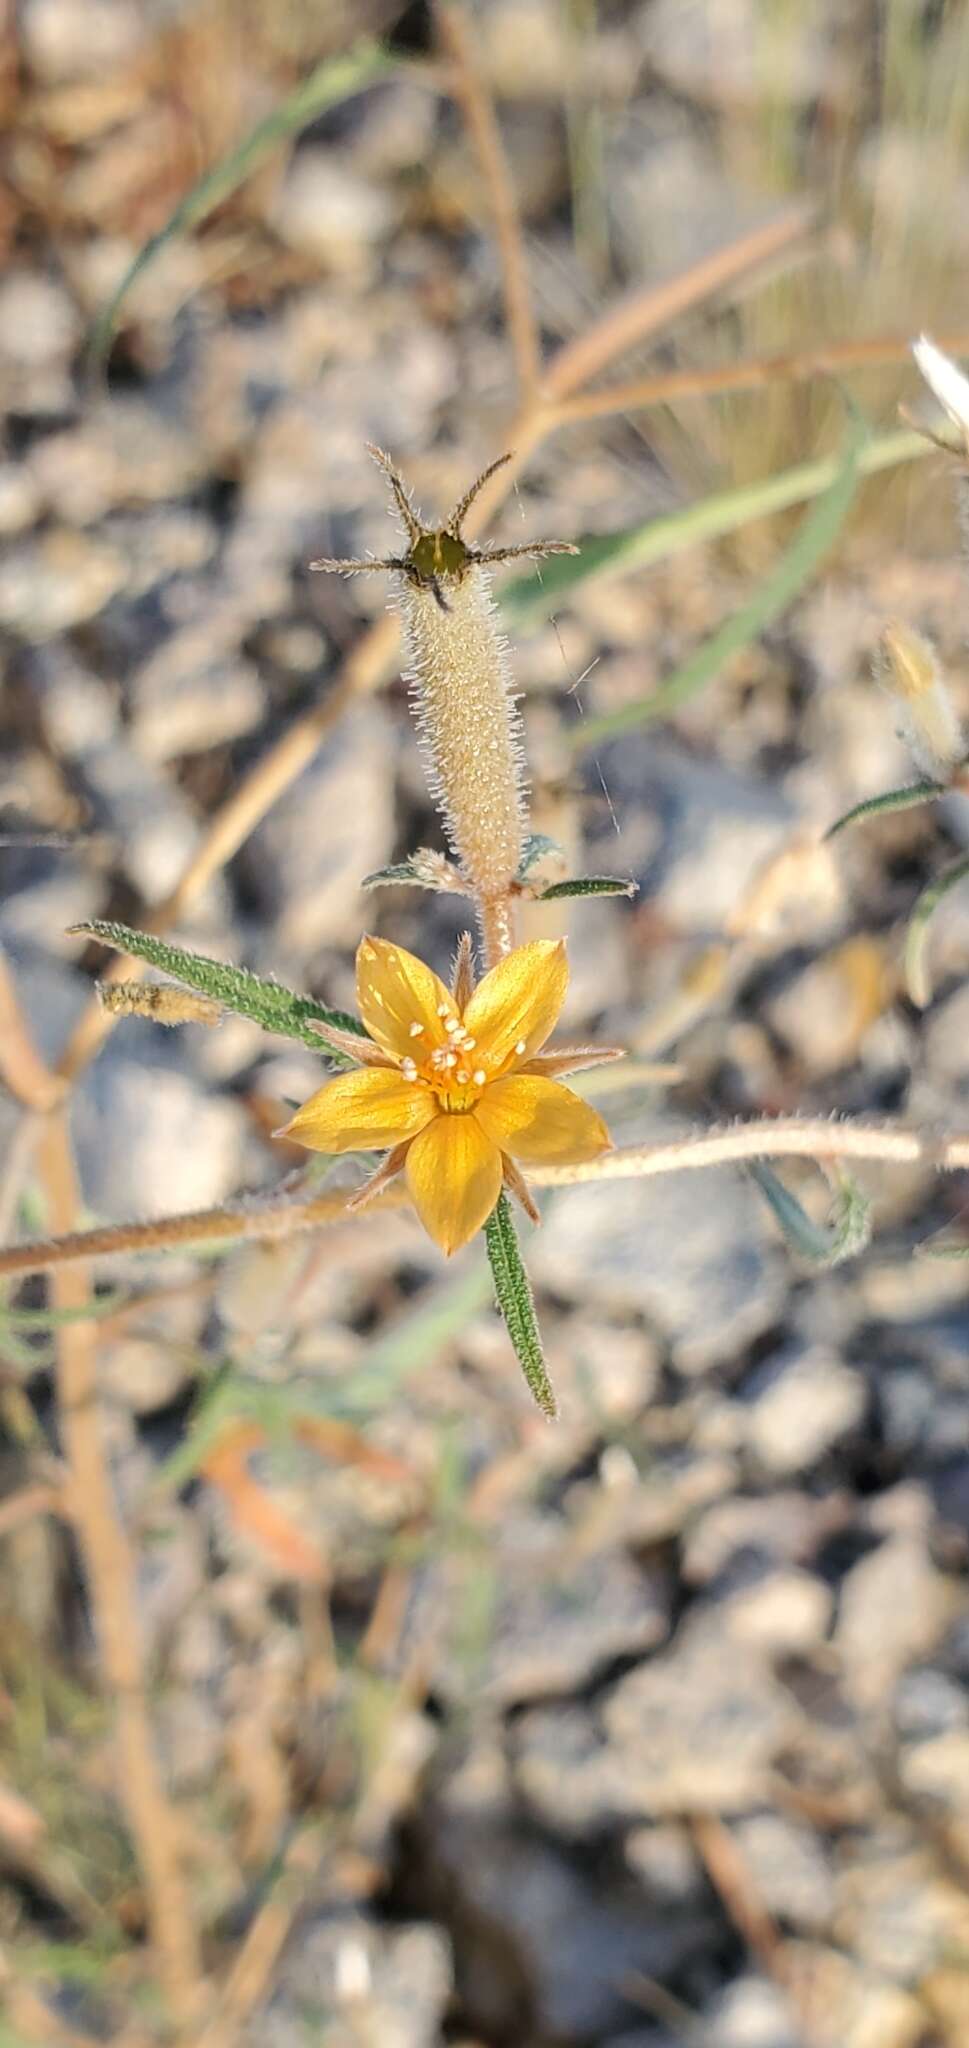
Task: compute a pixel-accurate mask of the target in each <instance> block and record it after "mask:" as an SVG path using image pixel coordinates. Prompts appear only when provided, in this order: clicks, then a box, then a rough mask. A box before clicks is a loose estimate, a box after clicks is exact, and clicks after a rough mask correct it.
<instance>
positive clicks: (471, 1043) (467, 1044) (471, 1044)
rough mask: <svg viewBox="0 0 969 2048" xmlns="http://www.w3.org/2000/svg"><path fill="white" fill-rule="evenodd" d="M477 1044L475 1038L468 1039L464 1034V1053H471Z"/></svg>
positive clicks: (466, 1034)
mask: <svg viewBox="0 0 969 2048" xmlns="http://www.w3.org/2000/svg"><path fill="white" fill-rule="evenodd" d="M477 1043H478V1041H477V1039H476V1038H471V1037H469V1035H468V1033H467V1032H465V1034H464V1050H465V1052H473V1051H474V1048H475V1046H476V1045H477Z"/></svg>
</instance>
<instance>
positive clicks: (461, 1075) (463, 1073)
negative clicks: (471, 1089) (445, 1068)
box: [454, 1067, 471, 1087]
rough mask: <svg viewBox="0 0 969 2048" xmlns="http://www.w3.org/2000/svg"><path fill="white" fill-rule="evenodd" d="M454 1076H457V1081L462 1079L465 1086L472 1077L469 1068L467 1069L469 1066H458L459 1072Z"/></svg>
mask: <svg viewBox="0 0 969 2048" xmlns="http://www.w3.org/2000/svg"><path fill="white" fill-rule="evenodd" d="M454 1078H455V1080H456V1081H460V1082H461V1085H462V1087H465V1086H466V1085H467V1083H468V1082H469V1081H470V1079H471V1076H470V1074H469V1072H468V1069H467V1067H459V1068H458V1071H457V1073H456V1074H455V1076H454Z"/></svg>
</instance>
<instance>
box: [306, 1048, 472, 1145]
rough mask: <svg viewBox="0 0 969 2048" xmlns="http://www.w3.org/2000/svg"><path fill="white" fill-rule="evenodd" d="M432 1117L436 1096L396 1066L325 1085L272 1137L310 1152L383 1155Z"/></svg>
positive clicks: (368, 1070) (342, 1077)
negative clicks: (385, 1148) (388, 1147)
mask: <svg viewBox="0 0 969 2048" xmlns="http://www.w3.org/2000/svg"><path fill="white" fill-rule="evenodd" d="M436 1114H437V1103H436V1101H435V1098H434V1096H433V1095H432V1094H431V1091H430V1089H429V1088H425V1087H424V1086H423V1084H422V1083H421V1082H420V1081H405V1080H404V1079H403V1077H402V1075H400V1074H399V1073H398V1072H397V1069H396V1067H364V1068H362V1069H361V1070H360V1071H359V1072H358V1073H353V1074H338V1075H337V1078H336V1080H335V1081H327V1083H326V1086H325V1087H323V1088H318V1089H317V1091H316V1094H315V1095H311V1096H310V1099H309V1101H308V1102H304V1104H303V1107H302V1109H298V1110H297V1111H296V1115H295V1116H294V1117H293V1118H292V1119H291V1121H290V1122H289V1123H288V1124H284V1125H283V1127H282V1129H281V1130H279V1131H277V1132H276V1134H275V1135H276V1137H277V1138H295V1140H296V1142H297V1144H298V1145H307V1146H308V1147H309V1149H310V1151H311V1152H382V1151H383V1149H384V1146H385V1145H399V1144H400V1142H401V1140H402V1139H404V1138H413V1137H414V1136H415V1134H416V1132H418V1131H422V1130H423V1129H424V1126H425V1124H427V1123H430V1120H431V1118H432V1116H436Z"/></svg>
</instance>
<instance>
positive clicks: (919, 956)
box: [905, 853, 969, 1010]
mask: <svg viewBox="0 0 969 2048" xmlns="http://www.w3.org/2000/svg"><path fill="white" fill-rule="evenodd" d="M967 875H969V853H963V854H960V856H959V859H958V860H954V861H951V862H950V864H949V866H948V867H947V868H943V870H942V873H941V874H940V875H936V878H935V880H934V882H930V883H929V885H928V888H926V889H923V891H922V894H921V896H920V897H919V899H918V902H917V903H916V905H915V909H914V910H913V912H912V915H911V918H910V919H909V927H908V935H907V937H906V940H905V986H906V988H907V989H908V993H909V997H910V999H911V1001H912V1002H913V1003H914V1004H915V1007H916V1009H917V1010H925V1009H927V1008H928V1005H929V1003H930V1002H931V1001H932V984H931V982H930V980H929V971H928V967H927V965H926V959H925V946H926V941H927V939H928V936H929V925H930V923H931V920H932V918H933V917H934V915H935V912H936V910H937V909H938V907H939V904H940V903H941V901H942V898H943V896H947V895H948V893H949V890H950V889H954V888H955V887H956V884H957V883H958V882H962V881H964V880H965V878H966V876H967Z"/></svg>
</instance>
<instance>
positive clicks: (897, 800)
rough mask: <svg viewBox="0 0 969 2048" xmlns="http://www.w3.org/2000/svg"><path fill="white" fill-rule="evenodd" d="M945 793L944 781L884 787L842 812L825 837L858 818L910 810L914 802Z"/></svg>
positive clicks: (830, 836)
mask: <svg viewBox="0 0 969 2048" xmlns="http://www.w3.org/2000/svg"><path fill="white" fill-rule="evenodd" d="M944 795H945V783H944V782H907V783H904V784H903V785H902V787H901V788H900V789H886V790H885V792H884V794H883V795H882V796H868V797H865V799H864V801H863V803H860V804H852V806H851V809H850V811H845V812H843V814H842V816H841V817H840V818H836V819H835V821H834V824H833V825H829V826H828V829H827V831H826V833H825V835H824V837H825V839H826V840H828V839H834V838H835V836H836V834H837V833H839V832H843V831H844V829H845V826H846V825H853V824H854V823H855V822H856V820H857V819H858V818H875V817H877V816H878V813H879V811H912V810H914V809H915V806H916V804H928V803H931V802H932V799H933V797H937V796H944Z"/></svg>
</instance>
